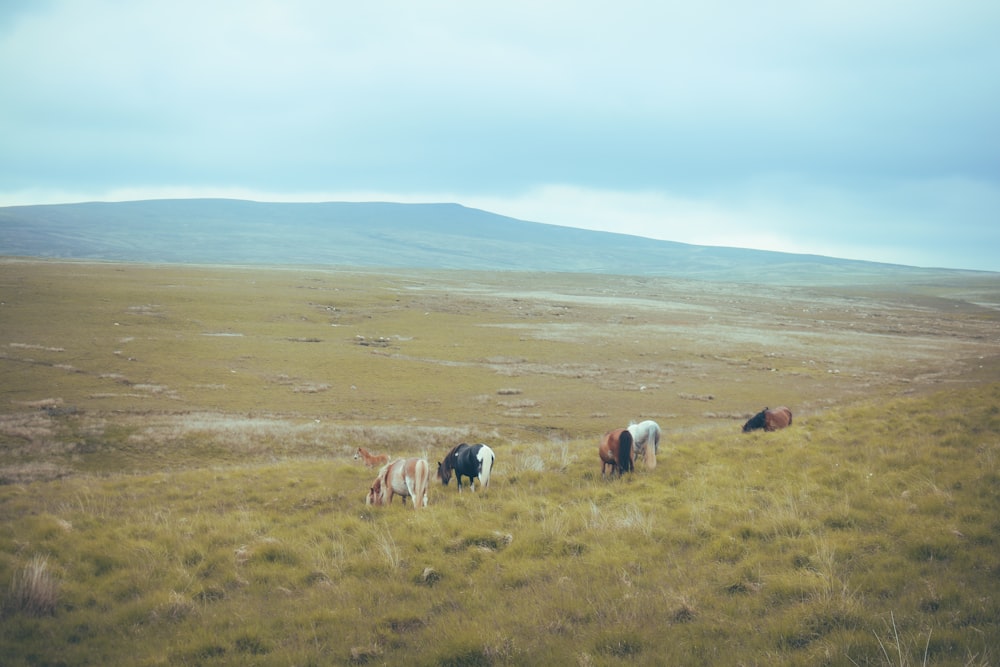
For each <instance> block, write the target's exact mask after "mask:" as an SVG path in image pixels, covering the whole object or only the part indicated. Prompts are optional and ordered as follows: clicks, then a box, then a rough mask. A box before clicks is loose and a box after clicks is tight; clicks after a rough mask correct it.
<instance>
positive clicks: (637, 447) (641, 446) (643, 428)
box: [628, 419, 660, 470]
mask: <svg viewBox="0 0 1000 667" xmlns="http://www.w3.org/2000/svg"><path fill="white" fill-rule="evenodd" d="M628 432H629V433H631V434H632V457H633V459H636V458H639V456H640V455H641V456H642V458H643V461H645V462H646V467H647V468H649V469H650V470H652V469H653V468H655V467H656V455H657V454H659V453H660V425H659V424H657V423H656V422H654V421H653V420H652V419H647V420H646V421H642V422H639V423H638V424H629V427H628ZM650 445H652V446H650Z"/></svg>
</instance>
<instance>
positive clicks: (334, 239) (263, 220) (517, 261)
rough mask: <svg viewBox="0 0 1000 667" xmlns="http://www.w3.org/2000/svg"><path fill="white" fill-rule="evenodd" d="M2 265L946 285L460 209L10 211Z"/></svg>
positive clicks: (183, 202)
mask: <svg viewBox="0 0 1000 667" xmlns="http://www.w3.org/2000/svg"><path fill="white" fill-rule="evenodd" d="M0 254H3V255H9V256H30V257H43V258H60V259H91V260H106V261H129V262H157V263H196V264H278V265H337V266H361V267H366V266H370V267H397V268H398V267H408V268H439V269H464V270H468V269H480V270H530V271H553V272H583V273H614V274H625V275H660V276H672V277H678V278H696V279H709V280H726V281H737V282H742V281H747V282H763V283H768V282H774V283H789V282H792V283H796V282H803V281H807V282H812V283H818V282H819V283H821V282H829V281H832V282H843V281H845V280H858V279H885V278H890V279H891V278H892V277H893V276H900V275H901V276H905V277H907V278H914V277H918V276H919V275H920V274H921V273H933V274H935V275H939V274H940V273H941V271H940V270H930V269H916V268H913V267H904V266H898V265H890V264H878V263H872V262H862V261H852V260H844V259H835V258H830V257H822V256H816V255H796V254H789V253H778V252H767V251H759V250H746V249H739V248H721V247H708V246H696V245H689V244H683V243H676V242H670V241H659V240H653V239H648V238H642V237H637V236H629V235H625V234H614V233H607V232H595V231H586V230H580V229H573V228H569V227H560V226H556V225H548V224H542V223H535V222H526V221H523V220H517V219H514V218H509V217H505V216H501V215H496V214H493V213H489V212H486V211H481V210H477V209H472V208H467V207H464V206H460V205H458V204H398V203H348V202H329V203H260V202H251V201H243V200H224V199H171V200H149V201H134V202H119V203H100V202H92V203H81V204H56V205H39V206H11V207H4V208H0Z"/></svg>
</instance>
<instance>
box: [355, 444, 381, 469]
mask: <svg viewBox="0 0 1000 667" xmlns="http://www.w3.org/2000/svg"><path fill="white" fill-rule="evenodd" d="M358 459H361V460H362V461H364V462H365V467H366V468H374V467H375V466H384V465H385V464H386V463H388V462H389V455H388V454H372V453H371V452H369V451H368V450H367V449H365V448H364V447H358V451H356V452H354V460H355V461H357V460H358Z"/></svg>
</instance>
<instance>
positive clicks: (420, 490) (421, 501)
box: [411, 459, 431, 509]
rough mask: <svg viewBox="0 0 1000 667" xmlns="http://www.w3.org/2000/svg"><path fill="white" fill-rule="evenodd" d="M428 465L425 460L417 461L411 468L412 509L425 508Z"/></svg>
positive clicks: (429, 475) (428, 479)
mask: <svg viewBox="0 0 1000 667" xmlns="http://www.w3.org/2000/svg"><path fill="white" fill-rule="evenodd" d="M430 479H431V471H430V464H428V463H427V460H426V459H417V462H416V464H415V465H414V466H413V491H412V492H411V493H412V494H413V508H414V509H418V508H420V507H427V487H428V486H430Z"/></svg>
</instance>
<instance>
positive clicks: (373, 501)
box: [365, 458, 430, 509]
mask: <svg viewBox="0 0 1000 667" xmlns="http://www.w3.org/2000/svg"><path fill="white" fill-rule="evenodd" d="M429 483H430V466H429V465H428V463H427V460H426V459H417V458H410V459H396V460H395V461H393V462H392V463H388V464H386V465H385V466H383V467H382V469H381V470H379V473H378V476H377V477H376V478H375V481H374V482H372V486H371V488H370V489H369V490H368V497H367V498H366V499H365V504H366V505H391V504H392V497H393V495H398V496H400V497H402V499H403V504H404V505H405V504H406V499H407V498H412V499H413V509H420V508H421V507H427V487H428V485H429Z"/></svg>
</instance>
